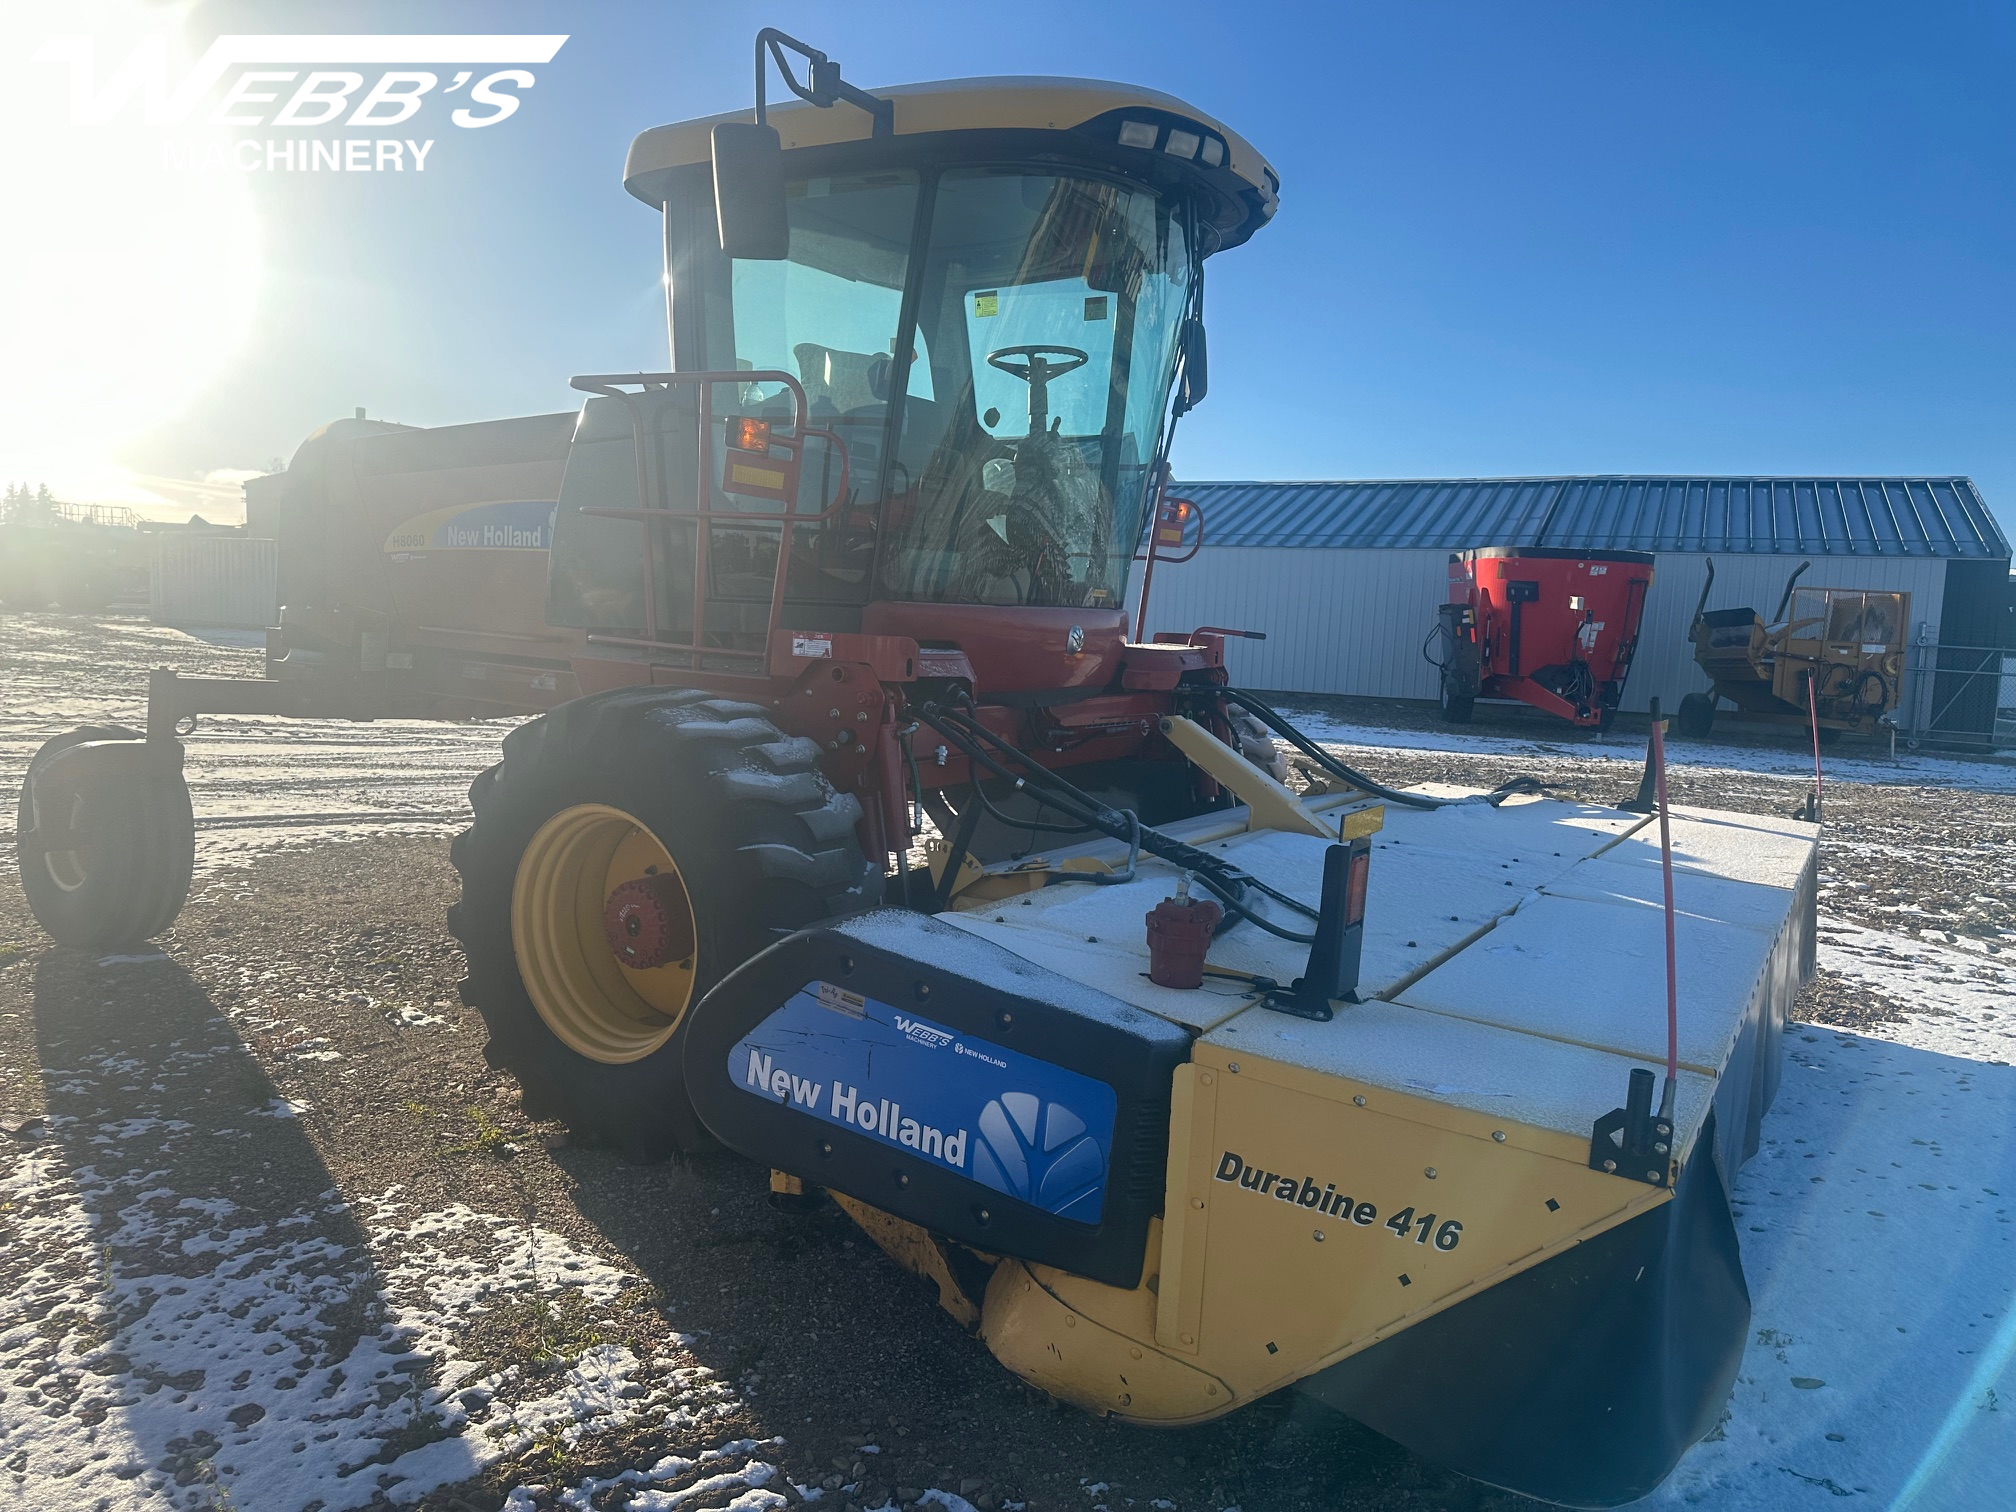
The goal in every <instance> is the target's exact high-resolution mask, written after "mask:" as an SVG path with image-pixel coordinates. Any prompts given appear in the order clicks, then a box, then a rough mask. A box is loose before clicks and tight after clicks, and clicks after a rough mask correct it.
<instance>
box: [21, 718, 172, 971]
mask: <svg viewBox="0 0 2016 1512" xmlns="http://www.w3.org/2000/svg"><path fill="white" fill-rule="evenodd" d="M15 835H16V837H17V845H18V850H19V854H20V861H21V890H22V891H23V892H24V893H25V894H27V897H28V907H29V909H30V910H31V911H32V912H33V913H34V915H35V919H36V922H37V923H39V924H40V925H41V926H42V927H43V928H44V929H45V930H47V931H48V932H49V934H50V936H51V938H53V939H54V940H55V941H56V942H57V943H58V944H60V945H68V946H71V947H73V948H75V949H79V950H122V949H127V948H130V947H132V946H135V945H138V944H140V943H141V942H142V941H144V940H147V939H149V938H151V937H152V936H154V935H156V934H159V933H160V932H161V931H162V930H164V929H166V928H167V927H168V926H169V925H170V924H172V923H174V922H175V916H176V915H177V914H179V913H180V912H181V911H182V905H183V903H184V902H185V901H186V900H187V899H188V896H189V880H190V876H191V874H192V873H193V871H194V869H195V861H196V821H195V817H194V815H193V814H192V813H191V811H190V807H189V786H188V784H187V783H186V782H185V781H184V780H183V777H182V748H181V746H180V745H179V744H170V745H166V746H160V745H149V744H148V743H147V741H146V740H145V739H144V738H143V737H142V736H141V735H140V734H139V732H138V731H135V730H129V729H126V728H125V727H123V726H120V725H87V726H85V727H84V728H82V729H76V730H72V731H70V732H69V733H68V734H64V735H58V736H56V737H55V738H54V739H53V740H50V741H48V742H46V743H45V744H44V745H43V747H42V749H41V750H39V751H37V752H36V753H35V759H34V760H33V761H31V762H29V763H28V772H27V775H26V776H25V777H24V778H23V779H22V782H21V797H20V801H19V803H18V805H17V807H16V810H15Z"/></svg>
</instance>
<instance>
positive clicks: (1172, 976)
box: [1147, 874, 1225, 987]
mask: <svg viewBox="0 0 2016 1512" xmlns="http://www.w3.org/2000/svg"><path fill="white" fill-rule="evenodd" d="M1224 917H1225V910H1224V909H1222V908H1220V907H1219V906H1218V905H1217V904H1216V903H1215V902H1213V901H1212V900H1211V899H1209V898H1193V897H1191V896H1190V878H1189V876H1188V875H1187V874H1186V875H1185V876H1183V877H1181V878H1179V879H1178V881H1177V883H1176V896H1175V897H1173V898H1164V899H1163V900H1162V901H1161V902H1160V903H1157V904H1156V905H1155V906H1154V907H1153V908H1151V909H1150V910H1149V911H1148V915H1147V918H1148V980H1149V981H1151V982H1153V983H1154V984H1155V985H1156V986H1158V987H1201V986H1203V985H1204V953H1205V952H1206V951H1208V950H1209V949H1210V948H1211V935H1212V932H1213V931H1214V930H1216V929H1217V928H1218V922H1219V920H1221V919H1223V918H1224Z"/></svg>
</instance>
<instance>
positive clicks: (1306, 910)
mask: <svg viewBox="0 0 2016 1512" xmlns="http://www.w3.org/2000/svg"><path fill="white" fill-rule="evenodd" d="M917 718H918V719H919V720H920V721H921V722H922V723H924V724H926V725H929V726H930V727H931V728H932V729H934V730H936V731H937V732H938V733H939V734H940V735H942V736H944V737H945V739H946V740H947V741H949V742H950V743H951V744H953V745H954V746H956V747H958V749H959V750H960V752H961V754H963V755H964V756H965V757H966V758H967V759H968V760H969V761H972V762H974V763H975V764H977V765H978V766H981V767H984V768H985V769H986V770H987V771H989V772H991V773H992V774H993V775H994V776H996V777H999V778H1001V779H1002V780H1003V781H1006V782H1009V783H1012V784H1014V785H1015V786H1016V787H1017V788H1033V789H1035V790H1036V791H1037V792H1038V794H1039V796H1041V797H1042V798H1043V801H1044V802H1045V803H1046V804H1048V806H1050V807H1052V808H1054V809H1057V810H1058V811H1059V812H1061V813H1064V814H1067V815H1071V816H1073V817H1075V818H1077V819H1079V820H1080V822H1079V823H1077V824H1074V825H1044V826H1042V828H1044V829H1047V830H1051V831H1054V832H1059V833H1066V834H1076V833H1079V832H1081V831H1083V830H1088V829H1090V830H1097V831H1098V832H1100V833H1101V834H1104V835H1106V836H1107V837H1108V838H1110V839H1114V840H1124V841H1126V842H1128V848H1129V858H1128V867H1127V876H1126V877H1125V878H1120V877H1118V875H1117V874H1116V879H1117V880H1130V879H1131V876H1132V873H1133V869H1134V865H1135V858H1136V857H1137V856H1138V854H1139V852H1141V851H1147V852H1148V853H1149V854H1150V855H1152V856H1157V857H1160V858H1161V859H1162V860H1164V861H1168V862H1170V863H1171V864H1172V865H1175V866H1179V867H1182V868H1183V869H1184V870H1186V871H1188V872H1191V873H1192V874H1194V875H1195V877H1196V879H1197V881H1198V882H1199V883H1201V884H1202V885H1203V886H1204V887H1205V888H1206V889H1207V890H1209V891H1210V892H1211V893H1212V894H1213V895H1214V896H1215V897H1216V898H1217V899H1218V901H1219V902H1220V903H1222V904H1224V906H1225V910H1226V921H1225V926H1224V927H1225V928H1230V927H1231V925H1232V924H1233V923H1234V922H1236V921H1237V920H1240V919H1244V920H1245V921H1246V922H1248V923H1250V924H1252V925H1254V926H1256V927H1257V928H1259V929H1263V930H1265V931H1266V932H1267V933H1268V934H1271V935H1275V936H1278V937H1279V938H1281V939H1284V940H1288V941H1290V942H1292V943H1294V944H1297V945H1310V944H1313V943H1315V939H1316V937H1315V935H1314V934H1313V933H1309V934H1304V933H1301V932H1298V931H1295V930H1291V929H1285V928H1283V927H1282V926H1281V925H1279V924H1276V923H1275V922H1274V921H1273V920H1271V919H1269V918H1266V917H1265V916H1264V915H1262V914H1260V913H1257V912H1255V911H1254V910H1253V909H1252V908H1251V907H1249V906H1248V905H1247V902H1246V892H1247V889H1249V888H1251V889H1253V890H1255V891H1258V892H1261V893H1263V894H1265V895H1266V896H1268V897H1270V898H1273V899H1275V900H1276V901H1278V902H1281V903H1284V904H1286V905H1287V906H1288V907H1291V908H1293V909H1295V910H1296V911H1297V912H1299V913H1302V914H1305V915H1307V916H1308V917H1309V918H1311V919H1314V918H1315V917H1317V913H1316V910H1314V909H1312V908H1310V907H1309V906H1308V905H1306V904H1304V903H1302V902H1300V901H1299V900H1297V899H1294V898H1290V897H1288V896H1287V895H1286V894H1283V893H1280V892H1277V891H1276V890H1275V889H1273V888H1271V887H1268V886H1267V885H1266V884H1265V883H1263V882H1261V881H1260V880H1259V879H1258V878H1256V877H1251V876H1248V875H1247V874H1246V873H1245V872H1243V871H1241V870H1240V869H1239V868H1237V867H1235V866H1233V865H1231V864H1230V863H1228V862H1227V861H1225V860H1224V859H1222V858H1221V857H1218V856H1214V855H1212V854H1211V853H1210V852H1209V851H1205V850H1200V849H1198V848H1197V847H1196V846H1193V845H1186V844H1185V843H1184V842H1183V841H1181V840H1178V839H1176V838H1175V837H1173V836H1171V835H1165V834H1163V833H1162V832H1161V831H1160V830H1157V829H1155V828H1154V827H1153V826H1151V825H1146V824H1143V823H1142V822H1141V819H1140V816H1139V815H1138V814H1135V813H1134V812H1133V811H1131V810H1127V811H1122V810H1118V809H1111V808H1108V807H1107V806H1106V805H1104V804H1102V803H1100V802H1099V801H1098V800H1097V799H1096V798H1094V797H1092V795H1091V794H1089V793H1087V792H1084V791H1083V790H1082V789H1080V788H1077V787H1074V786H1073V785H1072V784H1071V783H1069V782H1067V781H1065V780H1064V779H1063V778H1062V777H1059V776H1058V775H1057V774H1056V773H1055V772H1053V771H1051V770H1050V769H1049V768H1047V767H1044V766H1042V765H1040V764H1038V763H1037V762H1035V761H1032V760H1031V759H1030V758H1029V757H1028V756H1027V755H1026V754H1025V753H1023V752H1021V751H1018V750H1016V749H1015V748H1014V747H1013V746H1011V745H1009V744H1008V743H1007V742H1005V741H1003V740H1002V739H1001V738H1000V737H999V736H997V735H995V734H994V732H993V731H991V730H989V729H987V728H986V727H985V726H984V725H982V724H980V723H978V722H977V721H975V720H972V719H969V718H967V717H966V716H965V715H963V714H961V713H959V712H957V711H955V710H951V709H945V708H942V707H940V706H938V705H936V704H926V705H925V706H924V707H923V708H922V709H920V710H918V712H917ZM989 745H991V746H993V747H994V748H995V749H996V750H998V751H1000V752H1001V753H1002V754H1003V755H1006V756H1008V757H1010V758H1012V759H1014V760H1016V761H1019V762H1020V763H1022V765H1023V766H1024V767H1025V768H1026V769H1027V771H1028V774H1029V775H1028V776H1027V777H1020V776H1017V775H1016V774H1015V773H1014V772H1012V771H1010V770H1009V769H1008V768H1007V767H1006V766H1004V765H1003V764H1002V763H1001V762H1000V761H997V760H996V759H995V758H994V757H993V756H992V755H991V754H989V752H988V751H987V749H986V747H987V746H989ZM974 792H975V793H976V794H977V795H978V796H979V799H980V801H981V803H983V804H984V805H986V807H987V811H988V812H989V813H990V814H993V815H994V817H995V818H997V819H1003V816H1002V815H1001V814H999V812H998V811H996V810H995V809H994V808H993V805H992V804H991V803H989V802H988V800H987V798H986V795H985V793H984V792H982V791H981V788H980V783H979V780H978V774H977V773H976V774H975V781H974ZM1003 822H1006V823H1008V824H1010V825H1012V826H1014V827H1017V828H1028V827H1030V826H1029V825H1028V822H1027V821H1024V820H1019V819H1017V820H1005V819H1004V820H1003ZM1064 875H1069V874H1068V873H1066V874H1064ZM1221 932H1222V930H1221Z"/></svg>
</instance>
